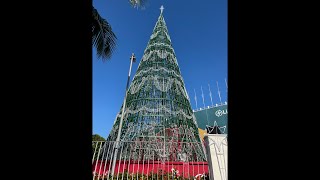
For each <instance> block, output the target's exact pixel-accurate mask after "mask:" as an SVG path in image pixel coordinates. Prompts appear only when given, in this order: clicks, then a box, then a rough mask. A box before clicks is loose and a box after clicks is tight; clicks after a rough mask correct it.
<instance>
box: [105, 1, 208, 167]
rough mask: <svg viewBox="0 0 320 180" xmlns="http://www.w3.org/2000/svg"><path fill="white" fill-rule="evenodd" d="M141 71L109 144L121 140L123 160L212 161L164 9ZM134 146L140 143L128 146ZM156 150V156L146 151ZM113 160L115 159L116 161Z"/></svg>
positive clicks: (141, 65)
mask: <svg viewBox="0 0 320 180" xmlns="http://www.w3.org/2000/svg"><path fill="white" fill-rule="evenodd" d="M160 9H161V13H160V16H159V18H158V20H157V23H156V25H155V27H154V29H153V33H152V35H151V37H150V40H149V42H148V45H147V47H146V49H145V51H144V55H143V57H142V59H141V61H140V64H139V66H138V69H137V72H136V74H135V76H134V78H133V80H132V83H131V85H130V87H129V89H128V91H127V92H126V93H127V94H126V101H125V103H126V106H125V109H124V113H123V114H122V112H123V111H122V108H123V105H122V107H121V109H120V111H119V113H118V114H117V117H116V119H115V121H114V125H113V128H112V130H111V132H110V134H109V136H108V138H107V141H108V142H114V141H116V139H117V135H118V130H119V125H120V120H121V116H122V115H123V122H122V127H121V132H120V142H119V145H116V146H114V147H113V148H114V149H115V148H117V149H122V150H123V151H122V150H121V153H119V154H116V155H115V156H117V158H116V159H117V160H121V158H122V157H129V156H130V159H131V160H133V161H135V160H143V161H148V160H157V161H162V162H165V161H175V162H203V161H206V155H205V153H204V147H203V146H202V143H201V140H200V137H199V132H198V127H197V124H196V119H195V116H194V114H193V111H192V109H191V105H190V99H189V96H188V94H187V91H186V89H185V84H184V81H183V78H182V76H181V72H180V69H179V66H178V62H177V58H176V55H175V52H174V50H173V47H172V43H171V39H170V36H169V33H168V29H167V27H166V23H165V20H164V17H163V6H161V8H160ZM125 142H134V143H125ZM150 149H152V152H153V153H152V154H150V153H145V152H149V151H148V150H150ZM111 157H112V156H110V157H109V158H111Z"/></svg>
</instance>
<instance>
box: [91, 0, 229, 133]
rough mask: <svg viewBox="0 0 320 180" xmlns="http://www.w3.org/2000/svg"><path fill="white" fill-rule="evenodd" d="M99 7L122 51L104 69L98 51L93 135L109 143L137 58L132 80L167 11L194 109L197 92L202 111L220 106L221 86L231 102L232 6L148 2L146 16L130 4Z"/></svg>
mask: <svg viewBox="0 0 320 180" xmlns="http://www.w3.org/2000/svg"><path fill="white" fill-rule="evenodd" d="M93 5H94V7H95V8H96V9H97V10H98V11H99V13H100V15H101V16H102V17H103V18H105V19H107V21H108V22H109V23H110V24H111V26H112V29H113V31H114V32H115V34H116V36H117V38H118V40H117V48H116V50H115V52H114V54H113V56H112V58H111V59H110V60H109V61H107V62H105V63H102V61H101V60H98V59H97V57H96V51H95V50H94V49H93V55H92V58H93V80H92V82H93V84H92V85H93V96H92V97H93V98H92V99H93V107H92V108H93V111H92V112H93V133H94V134H99V135H101V136H103V137H105V138H106V137H107V136H108V134H109V132H110V130H111V128H112V125H113V122H114V119H115V117H116V114H117V113H118V111H119V110H120V107H121V105H122V102H123V98H124V93H125V86H126V81H127V77H128V70H129V65H130V60H129V57H130V55H131V53H132V52H134V53H135V55H136V57H137V62H136V63H134V64H133V66H132V72H131V80H132V78H133V76H134V75H135V72H136V69H137V67H138V64H139V62H140V59H141V57H142V56H143V51H144V50H145V48H146V46H147V43H148V41H149V38H150V36H151V34H152V30H153V28H154V26H155V23H156V21H157V19H158V16H159V15H160V10H159V8H160V6H161V5H163V6H164V11H163V15H164V19H165V21H166V24H167V27H168V30H169V35H170V38H171V41H172V44H173V48H174V50H175V53H176V56H177V60H178V63H179V67H180V70H181V73H182V76H183V79H184V82H185V84H186V89H187V91H188V94H189V97H190V100H191V105H192V108H193V109H195V108H196V105H195V100H194V89H195V90H196V93H197V99H198V108H199V107H203V103H202V97H201V86H202V88H203V93H204V97H205V104H206V106H208V105H211V101H210V97H209V89H208V83H210V87H211V92H212V96H213V102H214V103H218V102H219V98H218V93H217V86H216V81H218V83H219V88H220V91H221V98H222V101H226V98H227V97H226V96H227V94H226V85H225V78H228V77H227V64H228V62H227V59H228V57H227V29H228V28H227V0H198V1H191V0H185V1H181V0H149V1H148V4H147V6H146V8H145V9H144V10H141V9H138V10H137V9H134V8H132V7H131V6H130V4H129V1H128V0H93Z"/></svg>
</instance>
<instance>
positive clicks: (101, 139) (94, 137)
mask: <svg viewBox="0 0 320 180" xmlns="http://www.w3.org/2000/svg"><path fill="white" fill-rule="evenodd" d="M92 141H105V139H104V138H103V137H101V136H100V135H99V134H94V135H92Z"/></svg>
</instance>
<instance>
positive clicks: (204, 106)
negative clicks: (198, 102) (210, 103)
mask: <svg viewBox="0 0 320 180" xmlns="http://www.w3.org/2000/svg"><path fill="white" fill-rule="evenodd" d="M201 93H202V94H201V96H202V101H203V108H204V109H205V108H206V105H205V104H204V95H203V91H202V86H201Z"/></svg>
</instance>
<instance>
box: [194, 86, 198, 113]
mask: <svg viewBox="0 0 320 180" xmlns="http://www.w3.org/2000/svg"><path fill="white" fill-rule="evenodd" d="M193 90H194V100H195V101H196V109H198V103H197V94H196V90H195V89H193Z"/></svg>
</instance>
